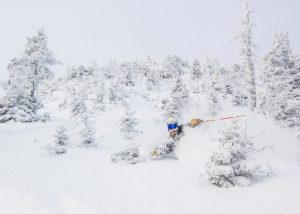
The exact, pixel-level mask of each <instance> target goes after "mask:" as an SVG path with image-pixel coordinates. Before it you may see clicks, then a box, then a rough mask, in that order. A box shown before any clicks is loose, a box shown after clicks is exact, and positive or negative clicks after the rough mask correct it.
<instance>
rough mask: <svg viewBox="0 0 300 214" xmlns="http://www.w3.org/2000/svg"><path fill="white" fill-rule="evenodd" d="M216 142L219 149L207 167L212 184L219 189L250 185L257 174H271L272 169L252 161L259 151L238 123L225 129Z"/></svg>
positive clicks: (211, 157)
mask: <svg viewBox="0 0 300 214" xmlns="http://www.w3.org/2000/svg"><path fill="white" fill-rule="evenodd" d="M216 141H217V142H218V143H219V148H218V149H217V150H216V151H214V152H213V153H212V155H211V156H210V160H209V162H208V163H207V165H206V172H207V174H208V176H209V181H210V182H211V183H212V184H215V185H216V186H219V187H227V186H231V185H232V186H236V185H237V186H244V185H250V184H251V177H253V176H254V175H255V174H256V173H267V174H268V173H270V168H268V167H265V166H264V165H262V164H257V163H255V162H253V160H250V157H251V156H252V155H253V154H255V153H256V152H258V151H259V149H257V148H256V146H255V145H254V143H253V141H252V140H251V139H250V138H249V137H248V136H247V135H246V133H245V132H244V131H243V130H242V127H241V126H240V125H239V124H238V123H237V122H233V123H232V125H231V126H230V127H229V128H227V129H224V130H223V131H222V132H221V136H220V137H219V138H218V139H216Z"/></svg>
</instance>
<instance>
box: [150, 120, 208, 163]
mask: <svg viewBox="0 0 300 214" xmlns="http://www.w3.org/2000/svg"><path fill="white" fill-rule="evenodd" d="M201 122H202V120H200V119H192V120H191V122H190V123H189V124H187V125H186V126H189V127H195V126H197V125H199V124H200V123H201ZM167 126H168V132H169V139H168V141H167V143H165V144H163V145H160V146H157V147H155V148H154V149H153V150H152V152H151V155H152V158H154V159H161V158H166V157H167V158H176V157H175V156H174V149H175V146H176V143H177V142H178V141H179V139H180V138H181V137H182V136H183V135H184V132H183V127H184V125H183V124H181V125H178V122H177V120H176V119H175V118H173V117H170V118H169V119H168V120H167Z"/></svg>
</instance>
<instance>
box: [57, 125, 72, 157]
mask: <svg viewBox="0 0 300 214" xmlns="http://www.w3.org/2000/svg"><path fill="white" fill-rule="evenodd" d="M66 132H67V130H66V129H65V128H64V127H62V126H61V127H59V128H58V129H57V130H56V133H55V134H54V144H55V145H54V151H55V153H57V154H62V153H65V152H66V151H67V150H66V146H67V144H68V143H69V137H68V135H67V134H66Z"/></svg>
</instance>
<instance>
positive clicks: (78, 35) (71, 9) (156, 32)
mask: <svg viewBox="0 0 300 214" xmlns="http://www.w3.org/2000/svg"><path fill="white" fill-rule="evenodd" d="M243 3H244V1H243V0H0V27H1V28H0V29H1V33H0V75H1V76H2V77H5V76H6V74H7V70H6V66H7V64H8V63H9V61H10V59H11V58H13V57H15V56H18V54H19V53H20V52H21V51H23V49H24V44H25V42H26V37H28V36H31V35H33V34H35V32H36V31H37V29H39V28H41V27H43V28H44V29H45V31H46V34H47V35H48V37H49V49H51V50H52V51H53V52H54V56H55V57H56V58H57V59H59V60H60V61H62V62H63V63H65V66H67V65H70V64H75V65H78V64H87V63H90V62H91V61H92V60H97V61H98V62H100V63H104V64H106V63H107V62H108V60H109V59H117V60H118V61H122V60H133V59H144V58H145V57H146V56H147V55H150V56H153V57H154V58H156V59H162V58H163V57H165V56H166V55H168V54H178V55H180V56H182V57H184V58H186V59H189V60H190V59H194V58H204V57H217V58H219V59H220V60H221V61H222V62H224V63H232V62H234V61H235V60H237V56H238V55H237V46H236V44H234V43H230V42H229V40H230V39H231V38H233V37H234V36H235V34H236V32H237V31H238V28H239V23H240V18H241V15H242V9H243ZM250 3H251V6H252V7H253V8H255V10H256V13H255V14H253V21H254V22H255V24H256V26H257V28H256V29H255V31H254V36H255V42H256V43H257V44H258V46H260V47H261V50H260V52H261V54H262V53H264V52H265V51H266V50H268V48H269V47H270V45H271V38H272V32H273V31H277V30H283V31H287V32H289V33H290V39H291V44H292V47H293V48H294V51H295V52H296V53H300V41H299V40H300V39H299V38H300V30H299V24H298V23H296V22H297V20H300V12H299V11H300V0H251V1H250ZM297 24H298V25H297ZM65 66H61V67H60V68H56V69H58V70H60V71H62V70H63V69H65Z"/></svg>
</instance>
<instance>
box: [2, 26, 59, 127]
mask: <svg viewBox="0 0 300 214" xmlns="http://www.w3.org/2000/svg"><path fill="white" fill-rule="evenodd" d="M55 63H57V61H56V60H55V59H54V57H53V56H52V52H51V51H49V49H48V47H47V37H46V35H45V32H44V30H39V31H38V33H37V35H35V36H33V37H31V38H28V39H27V43H26V47H25V51H24V52H23V53H22V55H21V56H19V57H17V58H14V59H12V61H11V62H10V63H9V65H8V72H9V81H8V83H9V84H8V90H7V94H6V96H5V98H4V100H3V101H2V102H1V104H0V122H2V123H3V122H7V121H9V120H14V121H20V122H32V121H38V120H39V119H40V117H39V116H38V115H37V110H38V109H39V108H40V107H41V105H40V103H39V101H38V98H37V95H36V92H37V90H38V86H39V85H40V84H41V83H42V82H43V81H44V80H47V79H49V78H51V77H53V73H52V71H51V70H50V68H49V66H51V65H54V64H55Z"/></svg>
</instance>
